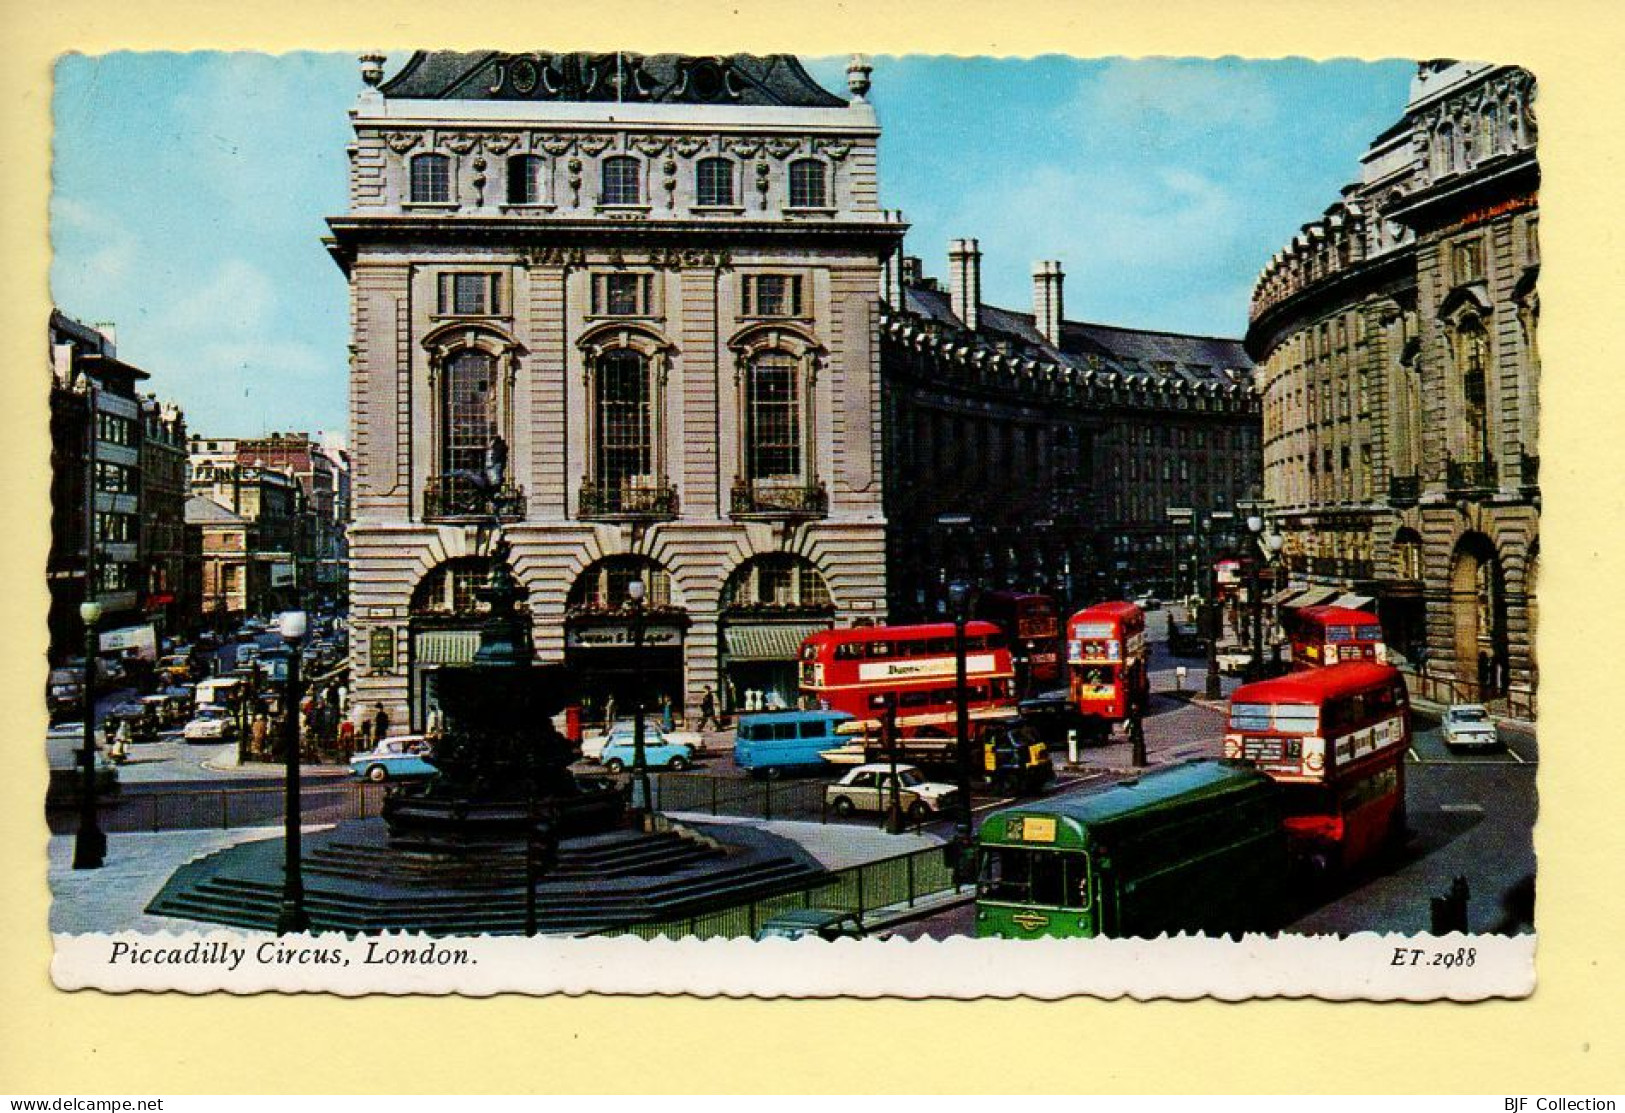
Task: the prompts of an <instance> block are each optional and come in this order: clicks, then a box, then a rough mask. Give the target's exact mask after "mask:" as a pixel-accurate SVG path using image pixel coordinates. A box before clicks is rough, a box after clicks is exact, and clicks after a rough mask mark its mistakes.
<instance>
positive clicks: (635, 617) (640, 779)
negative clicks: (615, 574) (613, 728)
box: [626, 580, 650, 826]
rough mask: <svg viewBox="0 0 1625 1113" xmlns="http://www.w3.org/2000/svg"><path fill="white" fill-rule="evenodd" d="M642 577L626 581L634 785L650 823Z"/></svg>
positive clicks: (641, 818) (641, 816)
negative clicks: (629, 607)
mask: <svg viewBox="0 0 1625 1113" xmlns="http://www.w3.org/2000/svg"><path fill="white" fill-rule="evenodd" d="M644 590H645V589H644V586H643V581H642V580H633V581H632V582H631V583H629V584H627V585H626V597H627V598H628V599H630V600H631V601H632V660H633V665H632V670H633V671H632V684H633V688H634V692H633V698H632V785H633V794H634V796H636V800H635V801H634V802H633V807H634V808H635V809H636V810H637V813H638V819H639V823H640V825H643V826H647V821H646V817H647V816H648V813H649V810H650V809H649V801H650V797H649V762H648V759H647V758H646V757H645V755H644V752H643V595H644Z"/></svg>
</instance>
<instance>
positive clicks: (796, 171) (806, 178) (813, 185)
mask: <svg viewBox="0 0 1625 1113" xmlns="http://www.w3.org/2000/svg"><path fill="white" fill-rule="evenodd" d="M828 203H829V201H828V197H827V195H826V193H825V191H824V164H823V163H822V162H819V161H818V160H817V159H810V158H805V159H800V160H798V161H796V162H792V163H791V164H790V207H791V208H792V209H822V208H824V207H825V206H826V205H827V204H828Z"/></svg>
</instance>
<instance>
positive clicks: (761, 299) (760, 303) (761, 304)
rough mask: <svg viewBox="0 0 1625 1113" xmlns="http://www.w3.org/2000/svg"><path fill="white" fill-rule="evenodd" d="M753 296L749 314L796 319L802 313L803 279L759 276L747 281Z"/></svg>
mask: <svg viewBox="0 0 1625 1113" xmlns="http://www.w3.org/2000/svg"><path fill="white" fill-rule="evenodd" d="M746 282H747V287H748V289H749V290H750V291H751V294H752V296H751V297H750V299H749V305H748V306H747V310H746V311H747V312H748V313H750V314H751V315H752V316H757V317H795V316H799V315H800V313H801V279H800V277H799V276H797V275H788V274H759V275H755V276H753V277H751V278H749V279H747V280H746Z"/></svg>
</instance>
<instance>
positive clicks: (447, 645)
mask: <svg viewBox="0 0 1625 1113" xmlns="http://www.w3.org/2000/svg"><path fill="white" fill-rule="evenodd" d="M490 571H491V562H490V560H489V559H488V558H486V557H482V556H464V557H453V558H452V559H450V560H447V561H444V562H442V563H440V564H437V565H435V566H434V567H433V568H431V569H429V571H428V572H426V573H424V575H423V578H422V579H421V580H419V581H418V584H417V586H416V587H415V588H413V589H412V599H411V609H410V626H409V630H410V650H409V657H408V663H407V671H408V676H409V681H408V683H409V688H408V697H407V708H408V712H409V716H410V726H411V729H412V730H413V731H414V732H415V731H421V730H424V729H425V728H426V727H427V725H428V716H429V712H430V711H431V710H432V709H433V708H435V707H437V706H438V699H437V696H436V694H435V675H436V674H437V673H438V672H439V670H440V669H442V668H445V667H447V666H452V667H456V666H461V665H468V664H471V663H472V662H473V660H474V652H475V650H477V649H478V648H479V646H480V625H481V623H483V622H484V621H485V616H486V613H487V611H488V610H489V608H488V607H487V606H486V605H485V604H484V603H481V602H480V601H479V600H478V599H476V598H475V597H474V589H475V588H476V587H477V586H478V585H479V584H481V583H484V582H485V579H486V578H487V577H488V576H489V575H490Z"/></svg>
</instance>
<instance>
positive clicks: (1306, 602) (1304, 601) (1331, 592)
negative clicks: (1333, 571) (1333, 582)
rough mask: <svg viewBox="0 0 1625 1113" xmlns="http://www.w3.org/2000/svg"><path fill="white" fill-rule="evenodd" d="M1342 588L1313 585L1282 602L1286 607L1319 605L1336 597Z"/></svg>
mask: <svg viewBox="0 0 1625 1113" xmlns="http://www.w3.org/2000/svg"><path fill="white" fill-rule="evenodd" d="M1341 594H1342V590H1341V589H1339V588H1335V587H1312V588H1309V589H1308V590H1306V591H1304V592H1302V593H1301V594H1299V595H1297V596H1296V597H1294V598H1292V599H1288V600H1287V601H1286V602H1285V603H1283V604H1281V605H1282V606H1284V607H1318V606H1321V605H1322V604H1324V603H1328V602H1330V601H1331V600H1333V599H1336V598H1337V597H1338V596H1339V595H1341Z"/></svg>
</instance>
